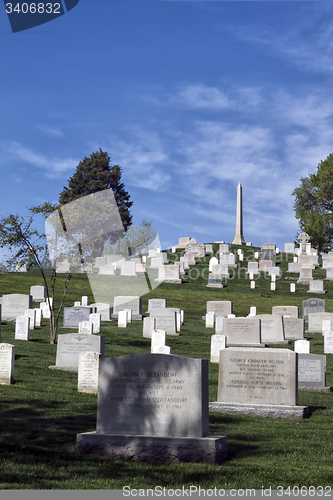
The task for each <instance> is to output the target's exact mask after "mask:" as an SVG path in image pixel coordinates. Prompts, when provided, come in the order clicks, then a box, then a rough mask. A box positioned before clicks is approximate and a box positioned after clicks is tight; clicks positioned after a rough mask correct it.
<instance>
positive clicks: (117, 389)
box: [76, 347, 228, 464]
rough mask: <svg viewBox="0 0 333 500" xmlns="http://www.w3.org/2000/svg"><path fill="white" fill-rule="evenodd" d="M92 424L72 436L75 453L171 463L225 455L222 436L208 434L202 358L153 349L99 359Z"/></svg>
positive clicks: (205, 363)
mask: <svg viewBox="0 0 333 500" xmlns="http://www.w3.org/2000/svg"><path fill="white" fill-rule="evenodd" d="M164 349H165V347H164ZM96 427H97V429H96V432H86V433H83V434H78V435H77V439H76V451H77V452H78V453H91V452H92V453H99V454H104V455H107V456H110V457H113V458H117V459H123V460H124V459H125V460H131V461H133V460H143V461H149V462H175V463H179V462H208V463H210V464H219V463H222V462H223V461H224V460H226V458H227V448H228V443H227V439H226V437H225V436H209V435H208V360H206V359H204V360H201V359H191V358H184V357H181V356H173V355H170V354H159V353H156V354H155V353H154V354H133V355H129V356H120V357H116V358H108V359H104V360H101V361H100V373H99V387H98V398H97V426H96Z"/></svg>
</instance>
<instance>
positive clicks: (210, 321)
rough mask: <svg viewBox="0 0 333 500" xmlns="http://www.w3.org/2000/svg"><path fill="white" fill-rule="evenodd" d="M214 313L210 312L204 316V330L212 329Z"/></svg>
mask: <svg viewBox="0 0 333 500" xmlns="http://www.w3.org/2000/svg"><path fill="white" fill-rule="evenodd" d="M214 323H215V313H214V311H210V312H208V313H207V314H206V328H214Z"/></svg>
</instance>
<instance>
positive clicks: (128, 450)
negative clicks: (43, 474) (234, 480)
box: [76, 432, 228, 465]
mask: <svg viewBox="0 0 333 500" xmlns="http://www.w3.org/2000/svg"><path fill="white" fill-rule="evenodd" d="M76 452H77V453H96V454H99V455H106V456H108V457H112V458H115V459H117V460H134V461H136V460H141V461H144V462H172V463H179V462H194V463H195V462H206V463H209V464H213V465H218V464H221V463H222V462H224V461H225V460H226V459H227V452H228V441H227V438H226V436H206V437H178V436H172V437H163V436H143V435H134V436H132V435H128V434H127V435H122V434H121V435H119V434H99V433H97V432H85V433H82V434H77V436H76Z"/></svg>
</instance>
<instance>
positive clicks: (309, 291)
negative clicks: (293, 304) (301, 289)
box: [308, 290, 326, 293]
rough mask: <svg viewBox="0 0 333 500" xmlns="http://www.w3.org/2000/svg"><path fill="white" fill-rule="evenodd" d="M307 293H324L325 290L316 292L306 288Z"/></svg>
mask: <svg viewBox="0 0 333 500" xmlns="http://www.w3.org/2000/svg"><path fill="white" fill-rule="evenodd" d="M308 293H326V292H325V290H319V291H318V292H314V291H313V290H308Z"/></svg>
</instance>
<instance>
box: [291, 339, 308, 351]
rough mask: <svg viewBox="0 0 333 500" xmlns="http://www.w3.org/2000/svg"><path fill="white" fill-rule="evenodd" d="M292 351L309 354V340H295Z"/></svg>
mask: <svg viewBox="0 0 333 500" xmlns="http://www.w3.org/2000/svg"><path fill="white" fill-rule="evenodd" d="M294 351H295V352H302V353H305V354H310V342H309V341H308V340H306V339H301V340H295V345H294Z"/></svg>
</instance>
